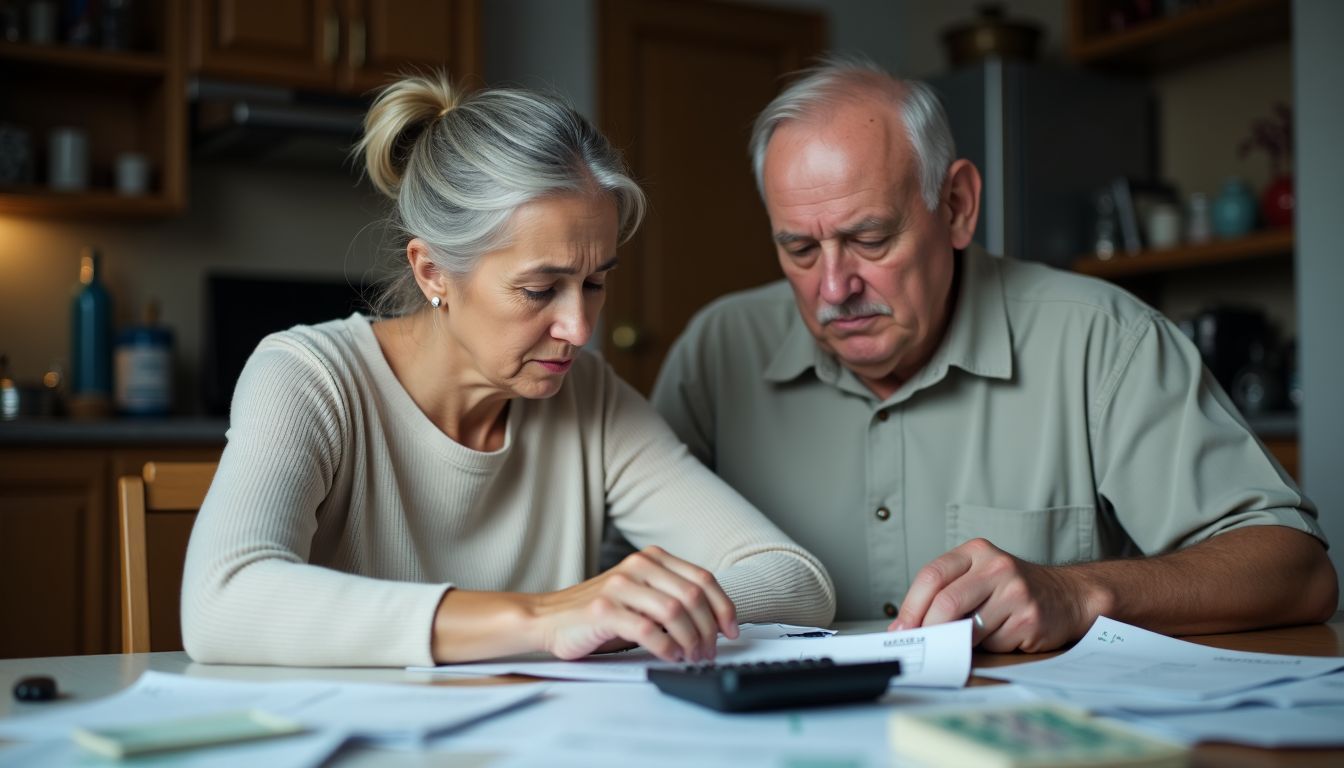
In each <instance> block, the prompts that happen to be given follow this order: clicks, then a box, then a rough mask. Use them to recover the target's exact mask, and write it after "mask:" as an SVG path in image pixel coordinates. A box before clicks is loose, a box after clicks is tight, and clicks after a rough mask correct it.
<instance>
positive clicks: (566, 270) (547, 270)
mask: <svg viewBox="0 0 1344 768" xmlns="http://www.w3.org/2000/svg"><path fill="white" fill-rule="evenodd" d="M619 260H620V257H618V256H613V257H611V258H610V259H607V260H606V261H604V262H602V263H601V264H599V265H597V269H595V270H593V272H594V273H597V272H606V271H608V270H610V269H614V268H615V267H616V262H617V261H619ZM578 273H579V270H578V268H576V267H574V266H571V265H565V264H538V265H536V266H533V267H528V268H527V269H525V270H523V271H522V272H521V273H520V274H522V275H524V276H530V275H577V274H578Z"/></svg>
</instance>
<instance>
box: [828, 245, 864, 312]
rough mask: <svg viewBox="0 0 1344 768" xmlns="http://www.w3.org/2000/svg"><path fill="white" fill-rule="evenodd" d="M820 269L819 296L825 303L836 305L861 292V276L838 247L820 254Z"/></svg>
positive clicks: (851, 261)
mask: <svg viewBox="0 0 1344 768" xmlns="http://www.w3.org/2000/svg"><path fill="white" fill-rule="evenodd" d="M821 269H822V275H821V298H822V299H823V300H824V301H825V302H826V303H827V304H833V305H837V306H838V305H840V304H844V303H845V302H846V301H848V300H849V299H851V298H852V297H854V296H856V295H858V294H860V293H863V278H861V277H859V273H858V271H857V270H856V269H855V266H854V263H853V260H852V259H850V258H849V257H848V256H846V255H845V254H844V252H842V251H841V250H840V249H838V248H837V249H834V250H832V251H828V252H824V253H823V254H822V257H821Z"/></svg>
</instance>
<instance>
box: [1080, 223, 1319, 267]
mask: <svg viewBox="0 0 1344 768" xmlns="http://www.w3.org/2000/svg"><path fill="white" fill-rule="evenodd" d="M1292 254H1293V230H1291V229H1269V230H1263V231H1260V232H1253V233H1251V234H1249V235H1246V236H1245V237H1239V238H1236V239H1235V240H1212V241H1210V242H1207V243H1201V244H1199V245H1186V246H1180V247H1177V248H1165V249H1162V250H1156V251H1139V252H1138V253H1135V254H1127V253H1123V252H1122V253H1116V254H1115V255H1114V256H1112V257H1110V258H1109V259H1100V258H1097V257H1096V256H1093V255H1088V256H1083V257H1082V258H1080V259H1078V260H1077V261H1075V262H1074V263H1073V269H1074V271H1075V272H1082V273H1083V274H1086V275H1093V276H1095V277H1104V278H1107V279H1113V278H1118V277H1137V276H1141V275H1152V274H1158V273H1161V272H1175V271H1177V270H1182V269H1194V268H1198V267H1207V266H1213V265H1217V264H1230V263H1233V262H1238V261H1250V260H1252V259H1266V258H1276V257H1284V256H1292Z"/></svg>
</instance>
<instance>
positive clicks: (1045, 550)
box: [946, 504, 1097, 565]
mask: <svg viewBox="0 0 1344 768" xmlns="http://www.w3.org/2000/svg"><path fill="white" fill-rule="evenodd" d="M1096 521H1097V509H1096V507H1095V506H1093V505H1090V504H1088V505H1080V506H1073V507H1049V508H1046V509H1007V508H1004V507H984V506H979V505H975V504H948V505H947V542H946V543H947V548H948V549H953V548H955V547H958V546H960V545H962V544H965V543H966V542H968V541H970V540H971V539H974V538H983V539H987V540H988V541H989V542H990V543H991V544H993V545H994V546H996V547H998V548H999V549H1002V550H1004V551H1005V552H1008V553H1010V554H1013V555H1016V556H1017V557H1020V558H1022V559H1023V560H1028V561H1030V562H1033V563H1041V564H1045V565H1060V564H1063V563H1072V562H1078V561H1082V560H1093V559H1095V558H1096V550H1097V542H1096Z"/></svg>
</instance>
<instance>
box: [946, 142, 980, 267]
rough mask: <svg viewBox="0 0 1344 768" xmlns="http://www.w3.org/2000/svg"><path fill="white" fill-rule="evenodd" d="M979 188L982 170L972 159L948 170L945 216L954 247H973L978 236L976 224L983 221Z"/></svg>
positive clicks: (958, 163)
mask: <svg viewBox="0 0 1344 768" xmlns="http://www.w3.org/2000/svg"><path fill="white" fill-rule="evenodd" d="M980 185H981V180H980V171H979V170H977V169H976V167H975V163H972V162H971V161H970V160H967V159H965V158H962V159H960V160H957V161H956V162H954V163H952V165H951V166H950V167H949V168H948V169H947V181H946V182H944V189H945V190H946V203H947V214H946V215H947V218H948V228H949V230H950V233H951V235H952V247H953V248H956V249H958V250H960V249H962V248H965V247H966V246H968V245H970V244H971V238H972V237H973V236H974V235H975V224H976V222H977V221H979V219H980Z"/></svg>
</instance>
